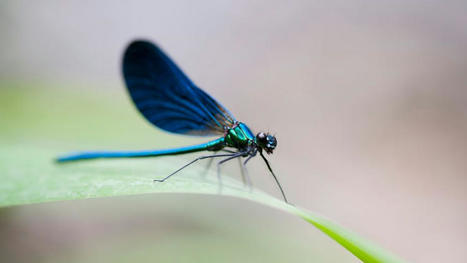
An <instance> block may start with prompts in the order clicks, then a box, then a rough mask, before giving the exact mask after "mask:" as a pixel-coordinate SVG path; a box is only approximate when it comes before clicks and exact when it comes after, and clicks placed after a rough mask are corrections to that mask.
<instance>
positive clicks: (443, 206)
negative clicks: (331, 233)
mask: <svg viewBox="0 0 467 263" xmlns="http://www.w3.org/2000/svg"><path fill="white" fill-rule="evenodd" d="M466 8H467V3H466V2H465V1H423V0H419V1H402V0H396V1H360V0H354V1H131V2H128V1H97V2H96V1H51V0H48V1H18V0H16V1H2V2H1V4H0V36H1V41H0V97H1V98H0V101H1V102H2V103H1V105H2V106H0V119H1V120H2V122H3V123H4V125H0V135H1V137H2V138H1V139H0V141H3V142H6V141H8V142H9V143H11V142H21V143H25V144H27V143H32V144H37V145H41V146H43V147H48V146H50V145H60V146H61V147H63V146H64V145H65V146H69V148H70V150H79V149H101V148H113V149H118V148H124V149H128V148H132V149H138V148H148V147H152V148H160V147H167V146H178V145H185V144H186V143H187V142H189V143H193V142H199V141H200V140H201V141H202V140H203V139H199V138H191V139H186V138H181V137H180V136H176V135H170V134H166V133H164V132H162V131H160V130H158V129H154V128H153V127H151V126H150V125H149V124H148V123H147V122H146V121H144V120H143V119H142V118H141V117H140V116H139V114H138V113H137V112H136V110H135V109H134V107H133V106H132V105H131V102H130V101H129V99H128V97H127V94H126V91H125V88H124V85H123V82H122V79H121V76H120V60H121V55H122V52H123V50H124V48H125V47H126V45H127V44H128V43H129V42H130V41H131V40H133V39H135V38H145V39H151V40H153V41H155V42H157V43H159V44H160V45H161V46H162V47H163V48H164V49H165V50H166V52H168V54H169V55H170V56H171V57H172V58H173V59H174V60H175V61H176V62H177V63H178V64H179V65H180V66H181V68H182V69H183V70H184V71H185V72H186V73H187V75H188V76H190V77H191V78H192V80H193V81H194V82H195V83H197V84H198V85H199V86H200V87H202V88H203V89H204V90H206V91H207V92H208V93H209V94H211V95H212V96H213V97H214V98H216V99H217V100H219V101H220V102H222V103H223V104H224V106H226V107H227V108H228V109H229V110H230V111H231V112H233V113H234V115H235V116H236V117H237V119H239V120H241V121H243V122H245V123H247V124H248V125H249V126H250V127H251V128H252V129H253V130H254V131H255V132H257V131H260V130H265V131H270V132H272V133H274V134H276V136H277V138H278V148H277V150H276V151H275V153H274V155H272V156H271V158H270V159H271V162H272V165H273V167H274V168H275V170H276V173H277V174H278V175H279V177H280V180H281V182H282V184H283V187H284V188H285V190H286V193H287V194H288V196H289V199H290V200H292V201H293V202H294V203H296V204H299V205H300V206H303V207H305V208H308V209H310V210H312V211H317V212H319V213H321V214H324V215H326V216H328V217H330V218H332V219H333V220H335V221H337V222H339V223H340V224H342V225H344V226H346V227H348V228H350V229H352V230H354V231H356V232H357V233H359V234H361V235H363V236H365V237H367V238H369V239H371V240H373V241H375V242H376V243H378V244H380V245H382V246H383V247H385V248H387V249H389V250H391V251H393V252H394V253H396V254H398V255H400V256H401V257H403V258H405V259H407V260H409V261H414V262H465V261H466V260H467V250H466V249H465V248H466V247H467V224H466V222H467V211H466V207H467V206H466V205H467V192H466V189H467V176H466V172H467V162H466V158H467V147H466V146H467V141H466V139H467V103H466V102H467V74H466V70H467V52H465V51H466V47H467V16H466V15H465V10H466ZM82 108H86V109H85V110H83V111H84V112H85V113H86V114H83V113H81V109H82ZM76 116H81V117H76ZM56 120H60V121H59V122H57V121H56ZM72 146H73V147H74V148H72ZM76 147H79V148H78V149H76ZM183 158H184V159H182V160H181V162H180V164H182V163H183V162H184V161H185V160H189V159H191V158H193V156H184V157H183ZM227 170H228V171H229V173H230V174H233V175H236V174H238V168H237V167H236V163H235V165H230V166H229V168H228V169H227ZM250 175H251V176H252V179H253V182H254V183H255V185H256V186H257V187H259V188H261V189H264V190H265V191H267V192H269V193H271V194H273V195H275V196H277V197H280V195H279V193H278V192H277V190H276V188H275V185H274V184H273V181H272V180H271V178H269V175H268V174H267V172H266V170H265V167H264V164H262V163H261V162H260V161H259V160H255V161H252V162H251V165H250ZM0 252H1V253H2V258H6V259H7V260H5V261H4V262H30V261H35V262H62V261H67V262H68V261H71V262H103V261H112V262H120V261H121V262H125V261H130V260H133V261H134V260H136V261H149V260H150V261H154V260H156V261H162V262H164V261H172V262H173V261H175V262H177V261H178V262H209V261H213V262H219V261H221V262H239V261H243V262H266V261H268V262H284V261H287V262H296V261H303V260H304V259H306V260H307V259H313V261H315V262H356V261H357V260H356V259H355V258H354V257H353V256H352V255H351V254H349V253H348V252H346V251H345V250H344V249H343V248H341V247H340V246H339V245H337V244H335V243H334V242H333V241H331V240H330V239H329V238H327V237H326V236H324V235H323V234H321V233H320V232H319V231H317V230H315V229H313V228H312V227H310V225H308V224H307V223H305V222H303V221H302V220H300V219H298V218H295V217H293V216H290V215H286V214H284V213H282V212H278V211H274V210H272V209H269V208H266V207H262V206H260V205H257V204H253V203H249V202H245V201H243V200H236V199H232V198H227V197H214V196H197V195H170V194H169V195H161V194H159V195H146V196H133V197H119V198H108V199H99V200H80V201H67V202H57V203H49V204H41V205H29V206H24V207H16V208H8V209H0ZM2 261H3V260H2Z"/></svg>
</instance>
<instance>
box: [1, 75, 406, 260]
mask: <svg viewBox="0 0 467 263" xmlns="http://www.w3.org/2000/svg"><path fill="white" fill-rule="evenodd" d="M32 87H33V88H32ZM82 90H83V89H82V88H76V89H68V90H63V89H51V88H49V87H47V88H44V87H41V86H38V84H34V85H22V84H17V83H3V84H2V83H0V92H1V93H0V104H2V105H3V108H2V112H0V123H1V125H0V145H1V147H0V207H7V206H16V205H25V204H33V203H42V202H50V201H61V200H76V199H85V198H98V197H110V196H123V195H135V194H150V193H196V194H210V195H225V196H233V197H237V198H242V199H246V200H250V201H253V202H257V203H260V204H263V205H266V206H269V207H273V208H276V209H280V210H283V211H285V212H287V213H291V214H294V215H297V216H299V217H301V218H303V219H304V220H306V221H307V222H309V223H311V224H313V225H314V226H315V227H317V228H318V229H320V230H321V231H322V232H323V233H325V234H326V235H328V236H329V237H330V238H332V239H334V240H335V241H337V242H338V243H339V244H341V245H342V246H343V247H345V248H346V249H347V250H348V251H350V252H351V253H353V254H354V255H355V256H356V257H358V258H359V259H361V260H362V261H364V262H402V260H401V259H399V258H397V257H396V256H394V255H392V254H391V253H389V252H387V251H385V250H383V249H382V248H380V247H378V246H376V245H374V244H373V243H371V242H369V241H367V240H365V239H363V238H361V237H359V236H358V235H356V234H355V233H352V232H351V231H348V230H346V229H345V228H343V227H341V226H339V225H338V224H336V223H334V222H332V221H331V220H329V219H326V218H325V217H323V216H320V215H318V214H316V213H313V212H310V211H308V210H306V209H303V208H300V207H298V206H292V205H289V204H286V203H284V202H283V201H282V200H279V199H277V198H275V197H272V196H270V195H268V194H266V193H264V192H262V191H260V190H258V189H253V190H252V191H249V189H246V188H245V187H244V186H243V185H242V184H241V183H239V182H238V181H237V180H233V179H231V178H230V177H228V176H223V177H222V178H223V179H222V180H223V181H222V183H223V184H222V188H221V189H220V188H219V183H218V181H217V177H216V175H215V174H213V172H211V171H207V170H205V169H204V168H202V167H201V168H200V167H199V166H193V167H190V169H185V170H183V172H182V173H180V174H177V176H174V177H173V178H171V179H170V180H168V181H166V182H164V183H154V182H153V179H155V178H161V177H164V176H165V175H167V174H169V173H171V172H173V170H174V167H180V166H181V165H183V164H184V163H185V162H186V161H187V160H186V159H184V158H180V157H164V158H149V159H131V160H130V159H126V160H125V159H121V160H97V161H86V162H79V163H69V164H57V163H55V162H54V161H53V160H54V158H55V157H56V156H57V154H58V153H63V152H65V151H67V150H69V149H78V148H81V149H86V148H99V146H101V145H102V147H104V146H105V147H106V148H107V147H108V146H109V145H115V147H116V146H117V145H118V147H119V148H122V147H123V148H125V147H129V145H128V142H132V144H131V148H145V147H144V146H145V145H146V144H147V142H148V141H157V142H158V145H159V146H161V145H163V144H164V143H165V144H166V146H167V147H171V146H175V145H177V143H178V144H179V145H183V144H185V143H184V142H182V141H180V140H179V141H173V140H174V137H175V136H171V135H167V134H164V133H161V132H157V130H154V129H153V127H150V126H149V125H147V124H146V123H145V122H144V121H142V120H141V118H140V117H137V114H136V112H135V110H134V109H133V107H132V106H131V105H130V103H129V102H128V98H127V97H126V95H125V94H124V93H123V92H117V93H115V94H112V96H111V99H109V98H108V93H105V94H103V93H100V94H99V93H98V90H92V94H93V95H92V96H89V95H85V92H84V93H83V92H82ZM105 98H106V99H105ZM83 105H85V107H83ZM120 106H121V107H120ZM134 134H138V136H136V137H135V136H134ZM187 140H189V139H187ZM64 142H67V143H66V144H67V145H64V144H65V143H64ZM71 142H72V143H71ZM86 143H87V144H91V145H92V147H86V146H85V145H84V144H86ZM190 143H192V142H187V143H186V144H190ZM77 146H79V147H77ZM139 146H143V147H139Z"/></svg>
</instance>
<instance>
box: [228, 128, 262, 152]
mask: <svg viewBox="0 0 467 263" xmlns="http://www.w3.org/2000/svg"><path fill="white" fill-rule="evenodd" d="M224 138H225V144H226V145H227V146H229V147H234V148H237V149H245V148H247V147H249V146H250V145H251V144H253V143H254V140H255V136H254V135H253V133H252V132H251V130H250V129H249V128H248V126H246V125H245V124H244V123H241V122H239V123H238V124H236V125H234V126H233V127H232V128H230V129H228V130H227V131H226V135H225V137H224Z"/></svg>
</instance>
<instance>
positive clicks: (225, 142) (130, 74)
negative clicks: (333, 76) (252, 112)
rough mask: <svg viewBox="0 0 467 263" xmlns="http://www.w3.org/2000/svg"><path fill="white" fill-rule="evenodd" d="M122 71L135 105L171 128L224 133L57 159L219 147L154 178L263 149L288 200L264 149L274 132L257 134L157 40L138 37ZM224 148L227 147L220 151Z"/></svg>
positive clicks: (159, 124) (271, 145) (268, 148)
mask: <svg viewBox="0 0 467 263" xmlns="http://www.w3.org/2000/svg"><path fill="white" fill-rule="evenodd" d="M122 69H123V77H124V79H125V84H126V87H127V89H128V92H129V94H130V97H131V98H132V100H133V102H134V104H135V106H136V108H137V109H138V110H139V111H140V112H141V114H142V115H143V116H144V117H145V118H146V119H147V120H148V121H149V122H151V123H152V124H154V125H155V126H157V127H159V128H161V129H163V130H165V131H168V132H172V133H177V134H185V135H200V136H213V135H217V136H219V137H218V139H215V140H212V141H209V142H206V143H202V144H198V145H191V146H186V147H181V148H171V149H162V150H147V151H119V152H110V151H94V152H80V153H73V154H69V155H65V156H62V157H59V158H58V159H57V161H58V162H68V161H77V160H86V159H96V158H135V157H156V156H164V155H178V154H185V153H192V152H199V151H214V152H216V153H215V154H212V155H207V156H201V157H198V158H196V159H195V160H193V161H191V162H190V163H188V164H186V165H184V166H183V167H181V168H180V169H178V170H176V171H175V172H173V173H172V174H170V175H168V176H166V177H165V178H162V179H156V180H154V181H158V182H163V181H165V180H166V179H168V178H169V177H171V176H172V175H174V174H175V173H177V172H179V171H181V170H182V169H184V168H185V167H187V166H189V165H191V164H192V163H194V162H196V161H198V160H202V159H208V158H219V157H224V158H225V159H223V160H221V161H220V162H219V163H218V164H222V163H224V162H226V161H228V160H232V159H236V158H242V157H244V158H246V159H245V161H244V162H243V165H245V164H246V163H247V162H248V161H249V160H250V159H251V158H252V157H254V156H256V155H257V154H258V153H259V155H260V156H261V157H262V159H263V160H264V161H265V163H266V165H267V167H268V169H269V171H270V172H271V174H272V176H273V177H274V179H275V181H276V183H277V185H278V187H279V189H280V191H281V194H282V196H283V198H284V200H285V201H286V202H287V198H286V197H285V194H284V191H283V190H282V187H281V185H280V183H279V181H278V180H277V178H276V176H275V174H274V172H273V171H272V169H271V166H270V165H269V162H268V161H267V159H266V157H265V156H264V154H263V152H266V153H267V154H271V153H273V151H274V149H275V148H276V146H277V140H276V138H275V137H274V136H273V135H270V134H267V133H264V132H259V133H258V134H256V135H254V134H253V132H252V131H251V130H250V128H248V126H247V125H246V124H244V123H242V122H239V121H237V120H236V119H235V118H234V117H233V115H232V114H231V113H230V112H229V111H228V110H227V109H226V108H224V107H223V106H222V105H221V104H219V103H218V102H217V101H216V100H214V99H213V98H212V97H211V96H209V95H208V94H207V93H205V92H204V91H203V90H201V89H200V88H198V87H197V86H196V85H195V84H194V83H193V82H191V80H190V79H188V77H187V76H186V75H185V74H184V73H183V72H182V71H181V70H180V69H179V68H178V67H177V66H176V65H175V63H174V62H173V61H172V60H171V59H170V58H169V57H168V56H167V55H166V54H165V53H164V52H163V51H162V50H161V49H160V48H158V47H157V46H156V45H154V44H152V43H150V42H148V41H142V40H139V41H134V42H132V43H131V44H130V45H129V46H128V47H127V49H126V51H125V54H124V56H123V67H122ZM219 151H223V152H226V153H217V152H219Z"/></svg>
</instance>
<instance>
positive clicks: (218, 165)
mask: <svg viewBox="0 0 467 263" xmlns="http://www.w3.org/2000/svg"><path fill="white" fill-rule="evenodd" d="M244 154H245V153H244V152H236V153H234V154H232V155H231V156H229V157H227V158H226V159H224V160H222V161H219V162H218V163H217V180H218V181H219V188H222V178H221V164H223V163H225V162H227V161H230V160H232V159H235V158H239V157H241V156H242V155H244Z"/></svg>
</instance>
